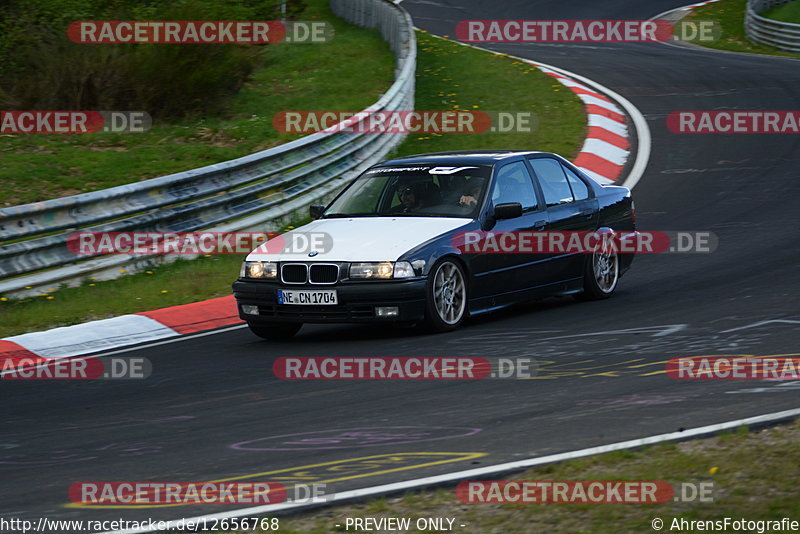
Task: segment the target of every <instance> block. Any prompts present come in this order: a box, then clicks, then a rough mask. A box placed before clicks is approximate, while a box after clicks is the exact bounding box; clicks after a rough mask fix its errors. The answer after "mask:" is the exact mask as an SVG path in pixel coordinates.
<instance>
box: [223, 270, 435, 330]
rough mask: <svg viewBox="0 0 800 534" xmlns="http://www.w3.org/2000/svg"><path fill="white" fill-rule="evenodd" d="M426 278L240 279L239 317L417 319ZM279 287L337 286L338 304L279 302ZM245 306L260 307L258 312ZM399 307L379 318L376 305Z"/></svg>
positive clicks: (263, 319) (235, 287) (421, 312)
mask: <svg viewBox="0 0 800 534" xmlns="http://www.w3.org/2000/svg"><path fill="white" fill-rule="evenodd" d="M426 285H427V280H426V279H425V278H415V279H411V280H391V281H385V282H383V281H364V282H344V283H338V284H336V285H323V286H319V285H297V286H295V285H292V286H286V285H284V284H281V283H277V282H267V281H253V280H243V279H239V280H237V281H236V282H234V284H233V295H234V297H235V298H236V305H237V310H238V312H239V317H240V318H242V319H244V320H245V321H247V322H251V323H276V322H288V323H371V322H413V321H420V320H422V319H424V318H425V298H426ZM279 289H310V290H321V289H335V290H336V292H337V300H338V302H339V303H338V304H336V305H319V306H306V305H292V304H278V295H277V291H278V290H279ZM243 305H254V306H258V315H253V314H246V313H244V312H243V311H242V306H243ZM395 306H396V307H397V308H398V311H399V313H398V315H397V316H393V317H378V316H376V315H375V308H376V307H395Z"/></svg>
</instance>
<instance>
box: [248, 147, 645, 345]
mask: <svg viewBox="0 0 800 534" xmlns="http://www.w3.org/2000/svg"><path fill="white" fill-rule="evenodd" d="M311 217H312V218H313V219H314V220H313V221H312V222H311V223H309V224H307V225H305V226H303V227H301V228H297V229H296V230H292V231H291V232H288V233H286V234H282V235H281V236H279V237H276V238H273V239H272V240H270V241H268V242H267V243H266V244H264V245H261V246H260V247H258V248H257V249H256V250H254V251H253V252H251V253H250V254H249V255H248V256H247V258H246V260H245V261H244V263H243V265H242V269H241V273H240V276H239V279H238V280H237V281H236V282H235V283H234V284H233V292H234V295H235V297H236V301H237V305H238V309H239V315H240V317H241V318H242V319H244V320H245V321H246V322H247V324H248V325H249V326H250V329H251V330H252V331H253V333H255V334H256V335H258V336H261V337H263V338H267V339H278V338H287V337H291V336H293V335H294V334H296V333H297V331H298V330H299V329H300V328H301V326H302V325H303V323H347V322H397V323H415V322H422V323H425V324H426V325H427V326H428V327H429V329H431V330H433V331H440V332H441V331H448V330H453V329H455V328H457V327H459V326H460V325H461V324H462V322H463V321H464V319H465V318H466V317H468V316H474V315H478V314H481V313H486V312H490V311H493V310H497V309H499V308H503V307H506V306H509V305H511V304H515V303H518V302H521V301H524V300H528V299H532V298H539V297H544V296H550V295H576V296H578V297H581V298H589V299H598V298H606V297H609V296H610V295H611V294H612V293H613V292H614V290H615V289H616V287H617V284H618V281H619V278H620V277H621V276H622V275H623V274H624V273H625V271H626V270H627V269H628V268H629V267H630V265H631V262H632V260H633V256H634V254H633V253H632V252H630V253H629V252H625V251H624V249H620V248H619V247H617V246H614V244H615V243H620V242H624V240H626V239H629V238H631V236H635V235H637V232H636V228H635V212H634V207H633V201H632V199H631V193H630V191H629V190H628V189H626V188H624V187H619V186H608V185H607V186H603V185H600V184H598V183H597V182H595V181H594V180H592V179H591V178H589V177H588V176H587V175H586V174H584V173H583V172H582V171H581V170H580V169H578V168H577V167H575V166H574V165H572V164H571V163H569V162H568V161H567V160H565V159H564V158H562V157H560V156H557V155H555V154H551V153H547V152H527V151H510V150H508V151H504V150H496V151H472V152H449V153H436V154H422V155H417V156H409V157H405V158H399V159H393V160H391V161H386V162H383V163H380V164H377V165H375V166H373V167H371V168H369V169H367V170H366V171H365V172H364V173H363V174H361V175H360V176H359V177H358V178H356V179H355V180H353V181H352V182H351V183H350V184H349V185H348V186H347V187H345V188H344V189H343V190H342V191H341V192H340V193H339V194H338V196H337V197H336V198H335V199H334V200H333V201H332V202H331V203H330V204H329V205H327V206H322V205H313V206H311ZM542 236H544V237H545V239H544V240H543V239H542ZM598 236H599V238H598ZM608 236H613V239H605V237H608ZM556 238H558V239H556ZM587 243H589V246H586V244H587ZM609 244H610V245H609ZM575 245H577V246H575Z"/></svg>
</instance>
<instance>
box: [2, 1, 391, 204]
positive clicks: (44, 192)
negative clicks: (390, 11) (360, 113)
mask: <svg viewBox="0 0 800 534" xmlns="http://www.w3.org/2000/svg"><path fill="white" fill-rule="evenodd" d="M307 3H308V8H307V9H306V11H305V12H304V13H303V18H304V19H305V20H326V21H330V22H331V23H332V24H333V26H334V29H335V36H334V38H333V39H332V40H331V41H330V42H328V43H319V44H276V45H269V47H268V50H267V51H266V54H265V58H266V60H265V63H264V65H263V67H262V68H261V69H259V70H257V71H256V72H255V73H254V75H253V78H252V79H251V80H250V81H249V82H248V83H247V84H246V85H245V86H244V87H243V88H242V90H241V91H240V92H239V93H238V94H237V95H235V96H233V97H231V98H230V100H229V101H228V102H227V106H226V110H225V112H224V113H223V114H222V115H215V116H207V117H195V118H193V119H191V120H185V121H179V122H174V123H170V124H163V123H156V124H154V125H153V127H152V129H151V130H150V131H148V132H146V133H140V134H133V133H131V134H110V133H108V134H104V133H97V134H85V135H0V161H2V163H3V164H2V165H0V207H1V206H13V205H17V204H23V203H28V202H37V201H41V200H46V199H50V198H56V197H61V196H66V195H74V194H79V193H83V192H86V191H93V190H97V189H105V188H108V187H113V186H117V185H122V184H127V183H131V182H136V181H139V180H145V179H147V178H154V177H157V176H163V175H166V174H170V173H174V172H179V171H184V170H187V169H193V168H196V167H201V166H204V165H210V164H212V163H218V162H220V161H225V160H229V159H233V158H236V157H240V156H244V155H246V154H250V153H252V152H256V151H258V150H263V149H266V148H269V147H271V146H275V145H278V144H281V143H285V142H287V141H290V140H292V139H296V138H297V137H299V135H295V134H280V133H278V132H277V131H276V130H275V128H274V127H273V124H272V118H273V116H274V115H275V114H276V113H277V112H279V111H283V110H295V109H301V110H302V109H333V110H344V111H350V110H360V109H363V108H365V107H367V106H369V105H371V104H372V103H374V102H375V101H376V100H377V99H378V98H379V96H380V95H381V94H382V93H383V92H384V91H386V89H387V88H388V87H389V86H390V85H391V84H392V81H393V74H394V56H393V55H392V53H391V51H390V50H389V47H388V45H387V44H386V43H385V42H384V41H383V40H382V39H381V37H380V35H379V33H378V32H377V31H375V30H367V29H362V28H357V27H355V26H352V25H350V24H347V23H346V22H344V21H342V20H341V19H338V18H336V17H334V16H333V15H332V14H331V13H330V11H329V9H328V7H327V6H328V2H327V0H309V1H308V2H307ZM198 46H201V45H198ZM145 111H146V110H145Z"/></svg>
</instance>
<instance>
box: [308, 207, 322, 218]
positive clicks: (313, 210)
mask: <svg viewBox="0 0 800 534" xmlns="http://www.w3.org/2000/svg"><path fill="white" fill-rule="evenodd" d="M308 211H309V214H310V215H311V218H312V219H319V218H320V217H322V212H324V211H325V205H324V204H311V207H309V208H308Z"/></svg>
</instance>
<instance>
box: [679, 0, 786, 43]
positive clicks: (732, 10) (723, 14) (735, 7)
mask: <svg viewBox="0 0 800 534" xmlns="http://www.w3.org/2000/svg"><path fill="white" fill-rule="evenodd" d="M793 4H798V5H800V2H797V1H796V2H794V3H793ZM784 7H788V5H787V6H784ZM746 8H747V0H720V1H719V2H716V3H713V4H708V5H706V6H702V7H699V8H696V9H693V10H692V13H691V14H690V15H688V16H687V17H685V18H684V19H683V20H687V21H698V22H699V21H706V20H713V21H715V22H716V23H717V24H719V25H720V27H721V29H722V32H721V37H720V39H718V40H716V41H710V42H700V41H698V42H697V44H701V45H704V46H708V47H709V48H716V49H718V50H729V51H731V52H748V53H751V54H767V55H774V56H787V57H800V54H793V53H791V52H787V51H785V50H780V49H777V48H773V47H771V46H763V45H760V44H756V43H753V42H751V41H750V40H749V39H748V38H747V36H746V35H745V31H744V14H745V10H746ZM762 15H763V13H762Z"/></svg>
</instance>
